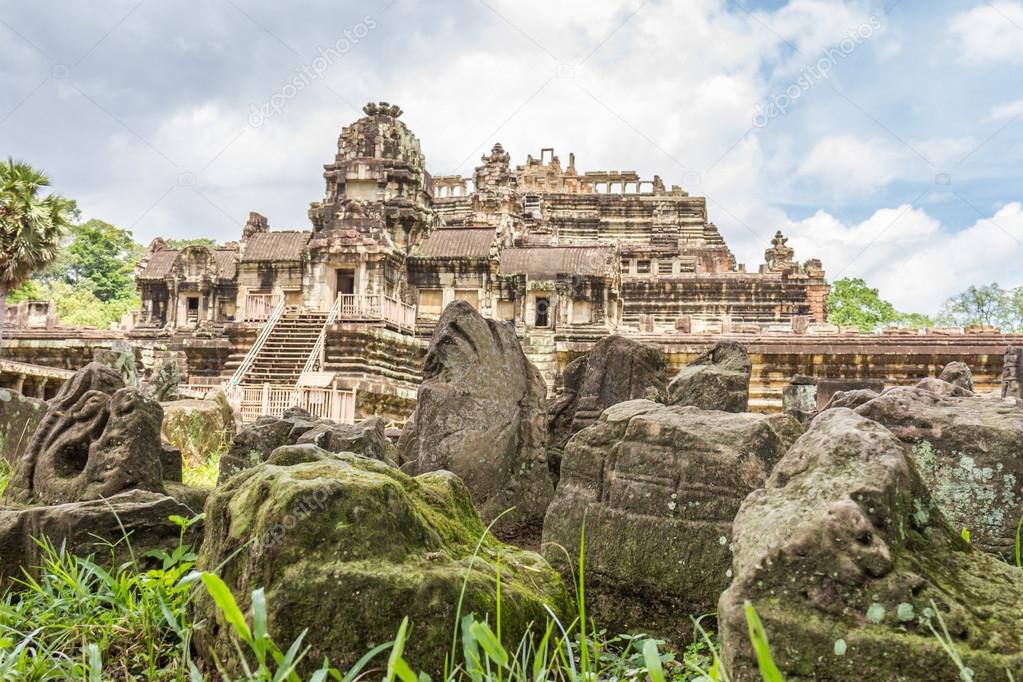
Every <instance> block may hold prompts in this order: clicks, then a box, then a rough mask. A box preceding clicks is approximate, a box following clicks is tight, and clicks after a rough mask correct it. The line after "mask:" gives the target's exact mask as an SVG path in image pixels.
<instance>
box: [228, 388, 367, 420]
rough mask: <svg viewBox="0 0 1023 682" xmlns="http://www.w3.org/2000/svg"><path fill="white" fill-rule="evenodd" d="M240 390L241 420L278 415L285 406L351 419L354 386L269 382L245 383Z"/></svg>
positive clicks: (321, 416)
mask: <svg viewBox="0 0 1023 682" xmlns="http://www.w3.org/2000/svg"><path fill="white" fill-rule="evenodd" d="M238 389H240V391H241V400H240V401H239V402H240V412H241V416H242V421H243V422H252V421H255V420H256V419H258V418H259V417H261V416H263V415H270V416H271V417H280V416H282V415H283V414H284V411H285V410H287V409H288V408H289V407H292V406H298V407H301V408H303V409H305V410H308V411H309V413H310V414H312V415H313V416H314V417H317V418H322V419H333V420H334V421H337V422H342V423H345V424H354V423H355V389H340V388H310V387H301V388H294V387H292V386H275V385H273V384H245V385H242V386H239V387H238Z"/></svg>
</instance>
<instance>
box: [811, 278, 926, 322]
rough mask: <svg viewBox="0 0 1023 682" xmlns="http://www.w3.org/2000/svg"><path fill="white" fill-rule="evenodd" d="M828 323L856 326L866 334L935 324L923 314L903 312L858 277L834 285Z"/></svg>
mask: <svg viewBox="0 0 1023 682" xmlns="http://www.w3.org/2000/svg"><path fill="white" fill-rule="evenodd" d="M828 321H829V322H831V323H832V324H837V325H840V326H842V327H856V328H858V329H860V330H861V331H864V332H873V331H877V330H878V329H879V328H880V327H887V326H897V327H908V328H912V329H919V328H923V327H931V326H933V325H934V323H933V321H932V320H931V318H929V317H928V316H926V315H923V314H921V313H902V312H899V311H898V310H896V309H895V306H893V305H892V304H891V303H889V302H888V301H886V300H884V299H883V298H881V295H880V294H879V293H878V291H877V289H871V288H870V287H869V286H868V285H867V283H866V282H864V281H863V280H862V279H860V278H858V277H847V278H845V279H840V280H838V281H836V282H834V283H832V285H831V293H830V294H829V295H828Z"/></svg>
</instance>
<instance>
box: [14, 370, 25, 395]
mask: <svg viewBox="0 0 1023 682" xmlns="http://www.w3.org/2000/svg"><path fill="white" fill-rule="evenodd" d="M13 390H14V392H15V393H22V394H24V393H23V392H24V390H25V375H24V374H19V375H18V378H17V379H16V380H15V381H14V389H13Z"/></svg>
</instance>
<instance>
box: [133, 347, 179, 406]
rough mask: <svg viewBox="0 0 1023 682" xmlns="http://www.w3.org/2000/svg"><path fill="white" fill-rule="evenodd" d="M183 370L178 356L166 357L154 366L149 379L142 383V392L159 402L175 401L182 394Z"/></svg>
mask: <svg viewBox="0 0 1023 682" xmlns="http://www.w3.org/2000/svg"><path fill="white" fill-rule="evenodd" d="M180 385H181V370H180V369H179V368H178V361H177V358H175V357H173V356H171V357H167V358H164V359H163V360H161V361H160V362H158V363H157V364H156V366H154V367H153V369H152V371H151V372H150V375H149V379H148V380H147V381H145V382H144V383H143V384H142V392H143V393H145V394H146V395H147V396H149V397H150V398H152V399H153V400H155V401H156V402H158V403H166V402H173V401H175V400H178V399H179V398H180V397H181V396H180V394H179V392H178V387H179V386H180Z"/></svg>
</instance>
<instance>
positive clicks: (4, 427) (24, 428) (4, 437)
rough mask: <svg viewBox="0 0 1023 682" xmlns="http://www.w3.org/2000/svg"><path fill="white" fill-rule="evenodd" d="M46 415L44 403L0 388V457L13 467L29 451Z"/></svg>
mask: <svg viewBox="0 0 1023 682" xmlns="http://www.w3.org/2000/svg"><path fill="white" fill-rule="evenodd" d="M44 414H46V403H45V402H44V401H42V400H36V399H35V398H28V397H26V396H23V395H22V394H20V393H18V392H16V391H12V390H10V389H6V388H0V457H2V458H3V459H5V460H6V461H7V463H8V464H9V465H11V466H12V467H13V466H14V465H15V463H17V461H18V459H19V458H20V457H21V456H22V455H23V454H25V452H26V451H27V450H28V444H29V441H31V440H32V434H33V433H35V430H36V427H37V426H39V422H40V421H42V418H43V415H44Z"/></svg>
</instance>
